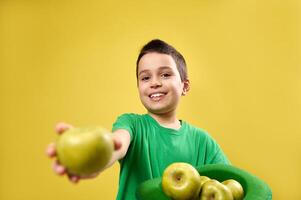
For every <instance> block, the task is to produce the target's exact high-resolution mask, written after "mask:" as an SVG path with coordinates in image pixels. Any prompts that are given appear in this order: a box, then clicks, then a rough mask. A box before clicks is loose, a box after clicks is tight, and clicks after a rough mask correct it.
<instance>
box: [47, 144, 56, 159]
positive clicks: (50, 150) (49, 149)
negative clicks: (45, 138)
mask: <svg viewBox="0 0 301 200" xmlns="http://www.w3.org/2000/svg"><path fill="white" fill-rule="evenodd" d="M46 154H47V156H48V157H50V158H53V157H55V156H56V150H55V143H50V144H49V145H48V146H47V149H46Z"/></svg>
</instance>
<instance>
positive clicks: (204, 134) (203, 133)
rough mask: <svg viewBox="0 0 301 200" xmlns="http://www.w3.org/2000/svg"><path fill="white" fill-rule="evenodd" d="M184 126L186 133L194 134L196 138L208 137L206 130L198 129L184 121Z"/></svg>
mask: <svg viewBox="0 0 301 200" xmlns="http://www.w3.org/2000/svg"><path fill="white" fill-rule="evenodd" d="M184 123H185V125H186V131H188V132H190V133H193V134H196V135H197V136H201V137H206V138H207V137H210V135H209V133H208V132H207V130H205V129H203V128H200V127H198V126H195V125H193V124H190V123H188V122H186V121H184Z"/></svg>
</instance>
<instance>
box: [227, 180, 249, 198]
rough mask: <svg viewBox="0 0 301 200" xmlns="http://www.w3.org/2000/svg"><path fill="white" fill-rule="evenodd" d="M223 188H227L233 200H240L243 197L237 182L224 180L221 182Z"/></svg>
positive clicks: (242, 191)
mask: <svg viewBox="0 0 301 200" xmlns="http://www.w3.org/2000/svg"><path fill="white" fill-rule="evenodd" d="M222 184H224V185H225V186H227V187H228V188H229V189H230V191H231V192H232V195H233V198H234V200H242V199H243V197H244V190H243V188H242V186H241V185H240V183H239V182H237V181H236V180H233V179H229V180H226V181H224V182H222Z"/></svg>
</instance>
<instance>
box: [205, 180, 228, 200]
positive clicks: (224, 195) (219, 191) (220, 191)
mask: <svg viewBox="0 0 301 200" xmlns="http://www.w3.org/2000/svg"><path fill="white" fill-rule="evenodd" d="M200 200H233V196H232V193H231V191H230V189H228V188H227V187H226V186H225V185H223V184H222V183H220V182H218V181H217V180H213V179H212V180H209V181H206V182H205V183H204V185H203V187H202V189H201V196H200Z"/></svg>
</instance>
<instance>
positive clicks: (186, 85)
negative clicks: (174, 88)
mask: <svg viewBox="0 0 301 200" xmlns="http://www.w3.org/2000/svg"><path fill="white" fill-rule="evenodd" d="M183 83H184V87H183V91H182V96H185V95H186V94H187V92H188V91H189V90H190V81H189V80H188V79H187V80H184V81H183Z"/></svg>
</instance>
